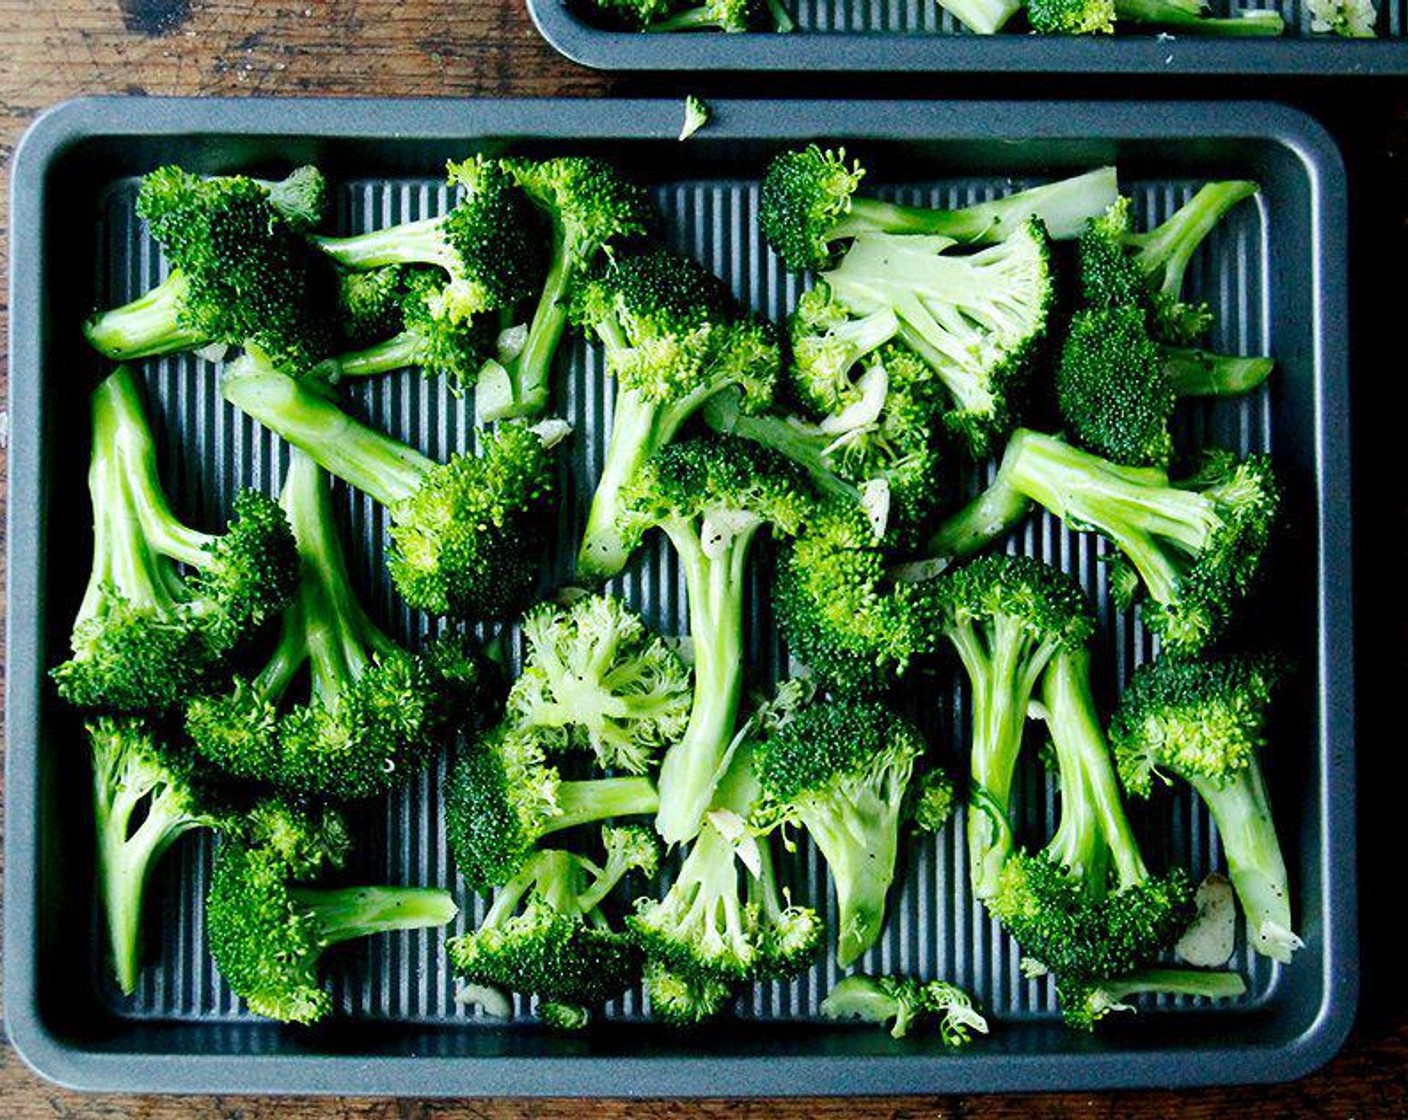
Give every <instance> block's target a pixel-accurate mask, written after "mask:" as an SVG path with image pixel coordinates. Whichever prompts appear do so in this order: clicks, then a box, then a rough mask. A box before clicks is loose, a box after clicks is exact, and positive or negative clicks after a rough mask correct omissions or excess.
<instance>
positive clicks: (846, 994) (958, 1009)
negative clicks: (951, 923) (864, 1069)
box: [821, 975, 988, 1047]
mask: <svg viewBox="0 0 1408 1120" xmlns="http://www.w3.org/2000/svg"><path fill="white" fill-rule="evenodd" d="M821 1013H822V1014H823V1015H825V1016H826V1017H827V1018H828V1019H850V1018H855V1019H863V1020H864V1021H866V1022H868V1023H880V1024H882V1025H883V1024H885V1023H889V1022H891V1021H893V1024H894V1025H893V1026H892V1027H891V1028H890V1037H891V1038H904V1037H905V1036H906V1035H908V1034H909V1029H910V1027H912V1026H914V1025H915V1024H916V1023H919V1022H924V1021H926V1020H937V1021H938V1033H939V1039H940V1040H941V1041H942V1042H943V1044H944V1045H945V1046H955V1047H956V1046H966V1045H967V1044H968V1043H969V1042H971V1041H972V1039H973V1034H972V1032H973V1031H977V1032H978V1033H979V1034H987V1033H988V1021H987V1020H986V1019H985V1018H983V1016H982V1015H981V1014H980V1013H979V1012H978V1011H977V1009H976V1008H974V1006H973V1000H972V997H970V996H969V995H968V993H967V992H965V991H963V990H962V989H961V988H959V987H957V986H956V985H954V984H949V983H946V982H944V981H942V980H930V981H929V982H927V983H922V982H920V981H918V980H912V979H909V978H908V977H900V976H879V977H870V976H859V975H857V976H847V977H846V978H845V979H843V980H842V981H841V982H840V983H839V984H837V985H836V987H834V988H832V989H831V994H830V995H829V996H827V997H826V998H825V999H824V1000H822V1002H821Z"/></svg>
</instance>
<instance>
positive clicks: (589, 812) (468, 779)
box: [444, 720, 660, 893]
mask: <svg viewBox="0 0 1408 1120" xmlns="http://www.w3.org/2000/svg"><path fill="white" fill-rule="evenodd" d="M553 735H554V733H553V732H551V731H546V730H544V729H542V728H534V727H519V726H516V725H515V724H514V723H513V722H512V720H504V721H503V722H502V723H500V724H498V725H497V726H496V727H494V728H492V729H490V730H489V731H487V732H484V733H482V734H481V735H479V736H478V737H477V738H475V739H474V740H473V741H471V742H470V743H468V744H466V746H465V747H464V749H462V750H461V752H460V756H459V759H458V760H457V761H456V763H455V766H454V768H453V770H452V771H451V772H450V776H449V779H448V780H447V783H446V786H445V790H444V799H445V832H446V835H447V837H448V839H449V842H450V850H451V852H452V853H453V854H454V857H455V863H456V865H457V866H458V867H459V870H460V874H461V875H462V876H463V877H464V880H465V882H466V883H467V884H468V885H469V888H470V890H473V891H478V892H481V893H484V892H487V891H488V890H489V889H490V888H492V887H497V886H503V885H504V884H506V883H508V882H509V881H510V880H512V879H513V878H514V876H516V875H517V874H518V873H519V872H520V871H522V869H523V867H524V865H525V864H526V863H527V862H528V860H529V859H530V858H531V856H532V853H533V848H534V846H535V845H536V844H537V843H538V841H539V840H541V839H542V838H543V837H544V836H548V835H550V834H551V833H554V832H559V831H561V830H562V829H565V828H572V827H574V826H576V825H581V824H592V823H594V822H596V821H603V820H606V819H607V818H609V817H634V816H641V815H644V814H647V813H654V812H655V811H656V809H658V808H659V800H660V799H659V796H658V795H657V794H656V791H655V783H654V782H653V781H651V780H650V779H649V778H645V777H625V778H597V779H592V780H581V781H565V780H563V779H562V778H561V777H560V775H559V774H558V771H557V769H556V768H555V767H553V766H551V765H550V764H549V763H548V761H547V752H548V750H549V749H550V748H551V747H552V746H553V745H554V744H552V743H551V739H552V736H553Z"/></svg>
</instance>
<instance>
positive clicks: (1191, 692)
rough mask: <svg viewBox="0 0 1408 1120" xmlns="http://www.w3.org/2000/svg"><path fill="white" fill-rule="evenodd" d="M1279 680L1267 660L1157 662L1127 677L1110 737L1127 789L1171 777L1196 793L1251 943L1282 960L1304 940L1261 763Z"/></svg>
mask: <svg viewBox="0 0 1408 1120" xmlns="http://www.w3.org/2000/svg"><path fill="white" fill-rule="evenodd" d="M1280 676H1281V672H1280V670H1279V668H1278V666H1277V664H1276V662H1275V661H1274V660H1273V659H1270V658H1258V657H1247V656H1240V657H1227V658H1222V659H1219V660H1215V661H1172V660H1169V659H1167V658H1160V659H1159V660H1158V661H1156V662H1154V663H1153V664H1152V665H1146V666H1143V667H1142V668H1140V669H1139V670H1138V671H1137V672H1136V673H1135V674H1134V677H1133V678H1132V679H1131V680H1130V682H1129V687H1128V688H1127V689H1126V690H1125V693H1124V695H1123V696H1122V697H1121V698H1120V704H1119V707H1118V708H1117V709H1116V711H1115V717H1114V720H1113V721H1112V722H1111V725H1110V739H1111V742H1112V743H1113V745H1114V748H1115V752H1116V756H1117V758H1118V760H1119V770H1120V778H1121V780H1122V781H1123V782H1124V787H1125V789H1127V790H1129V791H1130V792H1131V793H1133V794H1135V795H1137V796H1139V797H1147V796H1149V792H1150V788H1151V786H1152V785H1153V778H1154V777H1159V778H1161V779H1163V780H1165V781H1167V780H1168V778H1167V775H1169V774H1175V775H1177V776H1179V777H1181V778H1183V779H1184V780H1185V781H1187V782H1188V783H1189V784H1190V785H1191V786H1192V787H1193V788H1194V789H1195V790H1197V792H1198V796H1200V797H1201V798H1202V799H1203V801H1204V802H1206V804H1207V806H1208V809H1209V811H1210V812H1211V813H1212V819H1213V822H1214V823H1215V824H1216V825H1217V831H1218V835H1219V836H1220V837H1221V839H1222V846H1223V850H1224V851H1225V852H1226V855H1227V865H1228V867H1229V869H1230V870H1231V873H1232V885H1233V886H1234V887H1235V888H1236V891H1237V897H1238V899H1240V901H1241V904H1242V911H1243V913H1244V914H1245V915H1246V918H1247V928H1248V930H1249V932H1250V940H1251V943H1252V947H1253V948H1254V949H1256V951H1257V952H1259V953H1262V954H1264V955H1266V956H1268V957H1271V958H1273V959H1275V960H1278V961H1282V962H1283V963H1284V962H1288V961H1290V959H1291V955H1292V954H1293V953H1294V952H1295V951H1296V950H1297V949H1299V948H1300V947H1301V945H1302V942H1301V939H1300V938H1299V937H1297V936H1296V935H1295V934H1294V933H1293V932H1292V931H1291V902H1290V885H1289V882H1288V881H1287V877H1286V862H1285V860H1284V859H1283V858H1282V855H1281V845H1280V843H1279V841H1278V840H1277V839H1276V825H1275V823H1274V822H1273V820H1272V817H1271V802H1270V798H1269V797H1268V796H1267V791H1266V780H1265V778H1264V777H1263V775H1262V770H1261V763H1260V755H1261V752H1262V751H1263V750H1264V749H1265V747H1266V741H1267V720H1268V718H1269V713H1270V706H1271V699H1272V693H1273V691H1274V690H1275V688H1276V686H1277V684H1278V682H1279V679H1280Z"/></svg>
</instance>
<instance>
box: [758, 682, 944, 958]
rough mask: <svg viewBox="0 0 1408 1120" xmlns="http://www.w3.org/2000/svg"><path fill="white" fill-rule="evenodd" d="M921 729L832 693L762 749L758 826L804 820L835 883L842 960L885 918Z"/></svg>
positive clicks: (871, 937)
mask: <svg viewBox="0 0 1408 1120" xmlns="http://www.w3.org/2000/svg"><path fill="white" fill-rule="evenodd" d="M923 753H924V740H923V738H922V737H921V736H920V734H919V732H918V731H917V730H916V729H915V728H914V727H913V726H912V725H911V724H909V723H908V722H907V721H906V720H904V719H903V718H902V717H900V716H898V715H896V714H895V713H894V712H892V711H891V710H890V709H889V708H887V707H885V706H883V705H881V704H877V703H874V702H869V701H862V700H832V701H826V702H821V703H817V704H813V705H811V706H809V707H806V708H803V709H802V710H801V711H799V712H798V713H797V714H796V715H795V716H794V717H793V718H792V719H791V720H790V721H788V722H787V723H786V724H784V725H783V727H782V728H781V729H779V730H778V731H777V732H776V733H775V734H773V735H771V736H769V737H768V738H766V739H764V740H763V741H762V742H761V743H760V744H759V746H758V749H757V768H758V780H759V783H760V785H761V789H762V794H763V796H762V799H761V801H760V804H759V805H758V806H757V808H756V809H755V810H754V814H753V816H754V820H756V821H757V822H758V824H759V826H760V827H762V828H765V829H773V828H777V827H780V826H785V825H789V824H798V825H801V826H802V827H803V828H805V829H806V830H807V833H808V835H810V836H811V838H812V840H813V841H814V842H815V843H816V846H817V847H818V848H819V849H820V851H821V854H822V856H823V857H824V858H825V860H826V864H827V867H828V868H829V869H830V871H831V878H832V881H833V882H834V883H835V885H836V903H837V922H838V929H837V931H836V962H837V963H838V964H839V965H840V966H841V967H842V968H845V967H847V966H848V965H850V964H851V963H852V962H854V961H855V960H856V959H857V958H858V957H859V956H860V955H861V954H862V953H864V952H865V951H866V950H867V949H869V948H870V947H871V946H872V945H874V944H875V942H876V940H877V939H878V938H879V936H880V933H881V931H882V930H883V929H884V925H885V898H886V895H887V894H888V893H889V889H890V883H891V881H892V879H893V878H894V873H895V862H896V860H897V858H898V852H899V835H900V827H901V825H902V824H903V822H904V819H905V811H906V807H907V797H906V795H907V793H908V790H909V782H910V777H911V776H912V774H913V773H914V768H915V763H916V762H917V761H918V759H919V758H920V757H922V755H923Z"/></svg>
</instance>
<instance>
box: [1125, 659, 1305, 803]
mask: <svg viewBox="0 0 1408 1120" xmlns="http://www.w3.org/2000/svg"><path fill="white" fill-rule="evenodd" d="M1280 676H1281V670H1280V668H1279V666H1278V665H1277V663H1276V661H1275V660H1274V659H1273V658H1267V657H1249V656H1236V657H1224V658H1219V659H1217V660H1212V661H1187V660H1175V659H1171V658H1160V659H1159V660H1158V661H1155V662H1153V663H1152V664H1149V665H1144V666H1142V667H1141V668H1139V669H1138V670H1137V671H1136V672H1135V674H1134V676H1133V677H1132V678H1131V679H1130V682H1129V685H1128V687H1127V688H1126V689H1125V691H1124V694H1123V696H1121V697H1120V704H1119V707H1118V708H1116V710H1115V715H1114V718H1113V719H1112V721H1111V723H1110V740H1111V743H1112V745H1113V746H1114V748H1115V756H1116V758H1117V760H1118V762H1119V771H1120V780H1121V781H1122V782H1123V783H1124V786H1125V788H1126V789H1128V790H1129V791H1130V792H1131V793H1135V794H1137V795H1139V796H1140V797H1147V796H1148V795H1149V791H1150V787H1151V785H1152V779H1153V777H1154V776H1155V775H1156V774H1161V772H1162V771H1164V770H1168V771H1171V772H1173V773H1175V774H1178V775H1181V776H1183V777H1185V778H1197V779H1200V780H1202V781H1204V782H1207V783H1209V784H1210V785H1213V786H1225V785H1227V784H1229V783H1230V782H1233V781H1235V780H1237V778H1238V777H1239V776H1240V775H1241V774H1242V773H1243V772H1244V771H1245V770H1246V768H1247V767H1248V766H1249V765H1251V764H1252V763H1253V762H1254V761H1255V760H1256V758H1257V757H1258V756H1259V754H1260V752H1261V751H1262V749H1263V748H1264V747H1265V745H1266V741H1267V718H1268V716H1269V712H1270V706H1271V698H1272V694H1273V693H1274V691H1275V689H1276V687H1277V685H1278V683H1279V679H1280Z"/></svg>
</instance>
